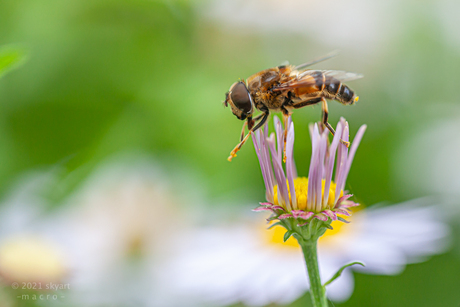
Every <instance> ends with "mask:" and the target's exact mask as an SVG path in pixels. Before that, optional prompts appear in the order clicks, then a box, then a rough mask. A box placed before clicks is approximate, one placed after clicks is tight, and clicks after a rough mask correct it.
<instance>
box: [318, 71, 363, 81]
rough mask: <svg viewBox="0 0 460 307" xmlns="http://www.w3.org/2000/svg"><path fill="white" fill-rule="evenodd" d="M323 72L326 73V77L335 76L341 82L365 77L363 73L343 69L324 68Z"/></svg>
mask: <svg viewBox="0 0 460 307" xmlns="http://www.w3.org/2000/svg"><path fill="white" fill-rule="evenodd" d="M321 72H322V73H323V74H325V75H326V77H333V78H335V79H338V80H339V81H341V82H348V81H353V80H356V79H361V78H362V77H363V75H362V74H358V73H355V72H349V71H343V70H322V71H321Z"/></svg>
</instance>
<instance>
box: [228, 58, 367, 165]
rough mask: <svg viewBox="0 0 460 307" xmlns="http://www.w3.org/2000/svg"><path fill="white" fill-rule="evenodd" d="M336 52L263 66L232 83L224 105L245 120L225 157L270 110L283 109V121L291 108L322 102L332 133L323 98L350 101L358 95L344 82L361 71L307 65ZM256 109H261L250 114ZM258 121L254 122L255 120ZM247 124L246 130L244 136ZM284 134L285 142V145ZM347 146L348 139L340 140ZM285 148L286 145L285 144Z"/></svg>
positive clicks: (323, 117)
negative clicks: (288, 63) (305, 60)
mask: <svg viewBox="0 0 460 307" xmlns="http://www.w3.org/2000/svg"><path fill="white" fill-rule="evenodd" d="M335 55H336V54H335V53H334V54H329V55H327V56H325V57H323V58H320V59H317V60H314V61H311V62H308V63H304V64H301V65H298V66H294V65H282V66H277V67H274V68H269V69H265V70H262V71H261V72H258V73H256V74H254V75H252V76H250V77H249V78H248V79H247V80H246V81H244V80H240V81H238V82H235V83H233V85H232V86H231V87H230V90H229V91H228V92H227V93H226V95H225V101H224V105H225V106H228V105H230V108H231V109H232V112H233V114H234V115H235V116H236V117H237V118H238V119H240V120H246V122H245V123H244V124H243V129H242V131H241V138H240V143H239V144H238V145H236V147H235V148H234V149H233V150H232V151H231V153H230V156H229V157H228V160H229V161H231V160H232V158H233V157H236V153H237V152H238V151H239V150H240V149H241V146H243V144H244V143H245V142H246V140H247V139H248V138H249V135H250V134H251V133H252V132H254V131H256V130H257V129H259V128H260V127H262V126H263V124H264V123H265V122H266V121H267V119H268V116H269V115H270V111H276V112H282V113H283V117H284V125H285V127H286V124H287V119H288V118H289V116H290V115H291V113H292V111H293V110H294V109H299V108H303V107H305V106H309V105H314V104H317V103H321V106H322V120H321V123H322V124H323V125H324V127H326V128H327V129H329V131H330V132H331V133H332V135H334V133H335V131H334V128H332V126H331V125H330V124H329V123H328V121H327V120H328V108H327V101H326V99H333V100H337V101H338V102H340V103H342V104H344V105H352V104H354V103H355V102H357V101H358V99H359V97H358V96H356V94H355V92H354V91H353V90H351V89H350V88H349V87H348V86H347V85H345V84H343V82H347V81H351V80H355V79H359V78H362V75H361V74H356V73H351V72H345V71H338V70H309V69H306V68H307V67H309V66H311V65H313V64H316V63H318V62H321V61H324V60H327V59H329V58H331V57H333V56H335ZM255 109H257V110H259V111H261V112H262V113H261V114H259V115H257V116H256V117H254V118H253V113H254V111H255ZM256 122H257V123H256ZM246 126H247V127H248V129H249V132H248V134H247V135H246V136H244V132H245V128H246ZM286 134H287V130H286V133H285V136H284V142H285V145H286ZM342 143H344V144H346V145H347V146H349V143H348V142H343V141H342ZM285 148H286V146H285Z"/></svg>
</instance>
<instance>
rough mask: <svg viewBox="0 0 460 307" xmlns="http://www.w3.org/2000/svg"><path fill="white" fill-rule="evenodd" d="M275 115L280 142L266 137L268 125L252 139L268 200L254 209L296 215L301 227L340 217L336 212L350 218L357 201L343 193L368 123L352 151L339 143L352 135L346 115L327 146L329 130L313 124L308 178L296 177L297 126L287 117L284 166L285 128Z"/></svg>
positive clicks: (277, 215)
mask: <svg viewBox="0 0 460 307" xmlns="http://www.w3.org/2000/svg"><path fill="white" fill-rule="evenodd" d="M274 119H275V130H276V134H277V140H278V142H276V140H275V134H274V133H272V134H271V136H270V138H267V134H268V129H267V126H265V127H264V131H263V132H262V131H260V130H259V131H257V132H256V135H255V137H254V138H253V141H254V147H255V149H256V153H257V156H258V158H259V163H260V168H261V170H262V176H263V178H264V183H265V189H266V193H265V195H266V199H267V201H268V203H261V206H260V207H258V208H257V209H255V211H265V210H266V211H271V212H273V213H274V216H273V218H276V219H279V220H284V219H288V218H290V219H292V218H294V219H296V220H297V222H298V223H300V225H305V224H307V223H308V222H309V221H311V220H312V219H315V218H316V219H319V220H321V221H327V220H328V219H331V220H334V221H335V220H337V219H338V218H339V217H338V216H337V214H343V215H347V216H349V215H350V214H349V212H350V208H351V207H354V206H357V205H358V204H356V203H354V202H352V201H350V200H348V199H349V198H350V197H351V196H352V195H351V194H348V195H344V188H345V183H346V179H347V176H348V173H349V171H350V167H351V163H352V162H353V158H354V155H355V152H356V149H357V148H358V146H359V143H360V141H361V138H362V136H363V134H364V131H365V130H366V126H365V125H364V126H362V127H361V128H360V129H359V131H358V133H357V135H356V137H355V139H354V141H353V144H352V146H351V149H350V152H348V148H347V146H345V145H344V144H343V143H341V141H342V142H348V137H349V136H348V123H347V122H346V121H345V119H343V118H342V119H341V120H340V122H339V123H338V125H337V129H336V130H337V131H336V133H335V136H334V139H333V140H332V144H331V145H330V146H329V144H328V142H329V140H328V135H329V130H325V131H323V132H322V133H320V132H319V130H318V125H316V124H315V125H314V126H313V127H311V129H310V134H311V141H312V155H311V161H310V169H309V172H308V178H305V177H297V171H296V167H295V162H294V154H293V152H294V124H293V123H292V121H291V120H290V118H289V120H288V124H287V127H286V128H285V129H287V130H288V131H287V138H286V165H285V169H283V162H282V160H283V144H284V142H283V136H284V135H285V131H284V130H283V128H282V125H281V122H280V120H279V119H278V117H274ZM277 143H278V144H277ZM277 145H278V146H277ZM269 148H270V149H269ZM270 152H271V159H270ZM336 153H337V163H336V165H337V166H336V169H335V180H334V181H333V180H332V174H333V170H334V164H335V160H336ZM271 161H272V162H273V163H271ZM272 165H273V167H272ZM276 183H277V184H276ZM288 229H289V228H288Z"/></svg>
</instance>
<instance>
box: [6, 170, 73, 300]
mask: <svg viewBox="0 0 460 307" xmlns="http://www.w3.org/2000/svg"><path fill="white" fill-rule="evenodd" d="M53 179H54V175H53V173H52V172H46V173H45V172H39V171H36V172H30V173H28V174H26V175H24V176H21V177H20V178H19V179H18V180H17V182H16V184H15V185H13V188H12V189H11V190H10V191H9V193H8V195H7V196H6V198H5V199H4V200H3V201H2V203H1V205H0V206H1V209H0V279H2V282H3V283H6V284H8V285H10V284H13V283H17V284H19V285H21V284H22V283H24V282H31V283H41V284H43V287H45V286H44V285H45V284H48V283H59V282H61V281H63V280H64V278H65V276H67V274H68V267H67V263H66V260H67V258H66V255H65V253H64V251H63V249H62V248H61V246H59V243H58V242H57V241H55V240H53V239H52V238H51V237H49V236H47V235H46V234H45V233H41V232H40V231H39V230H40V228H41V223H42V221H43V218H44V216H45V215H46V206H47V201H46V199H45V198H43V197H41V196H40V195H41V193H42V192H43V191H44V189H46V187H47V185H48V184H50V183H51V181H52V180H53ZM20 290H21V289H19V290H18V291H20ZM16 294H18V293H16Z"/></svg>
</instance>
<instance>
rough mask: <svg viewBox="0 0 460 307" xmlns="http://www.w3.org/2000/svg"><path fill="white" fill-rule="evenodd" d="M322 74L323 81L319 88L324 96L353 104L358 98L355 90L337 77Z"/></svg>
mask: <svg viewBox="0 0 460 307" xmlns="http://www.w3.org/2000/svg"><path fill="white" fill-rule="evenodd" d="M322 75H323V76H322V80H324V83H323V86H322V88H321V89H322V92H323V95H324V96H325V97H326V98H328V99H335V100H337V101H339V102H340V103H343V104H353V103H355V102H356V101H357V100H358V97H357V96H356V94H355V92H353V90H352V89H350V88H349V87H348V86H346V85H345V84H343V83H342V82H340V80H339V79H336V78H334V77H331V76H325V75H324V74H322Z"/></svg>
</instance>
